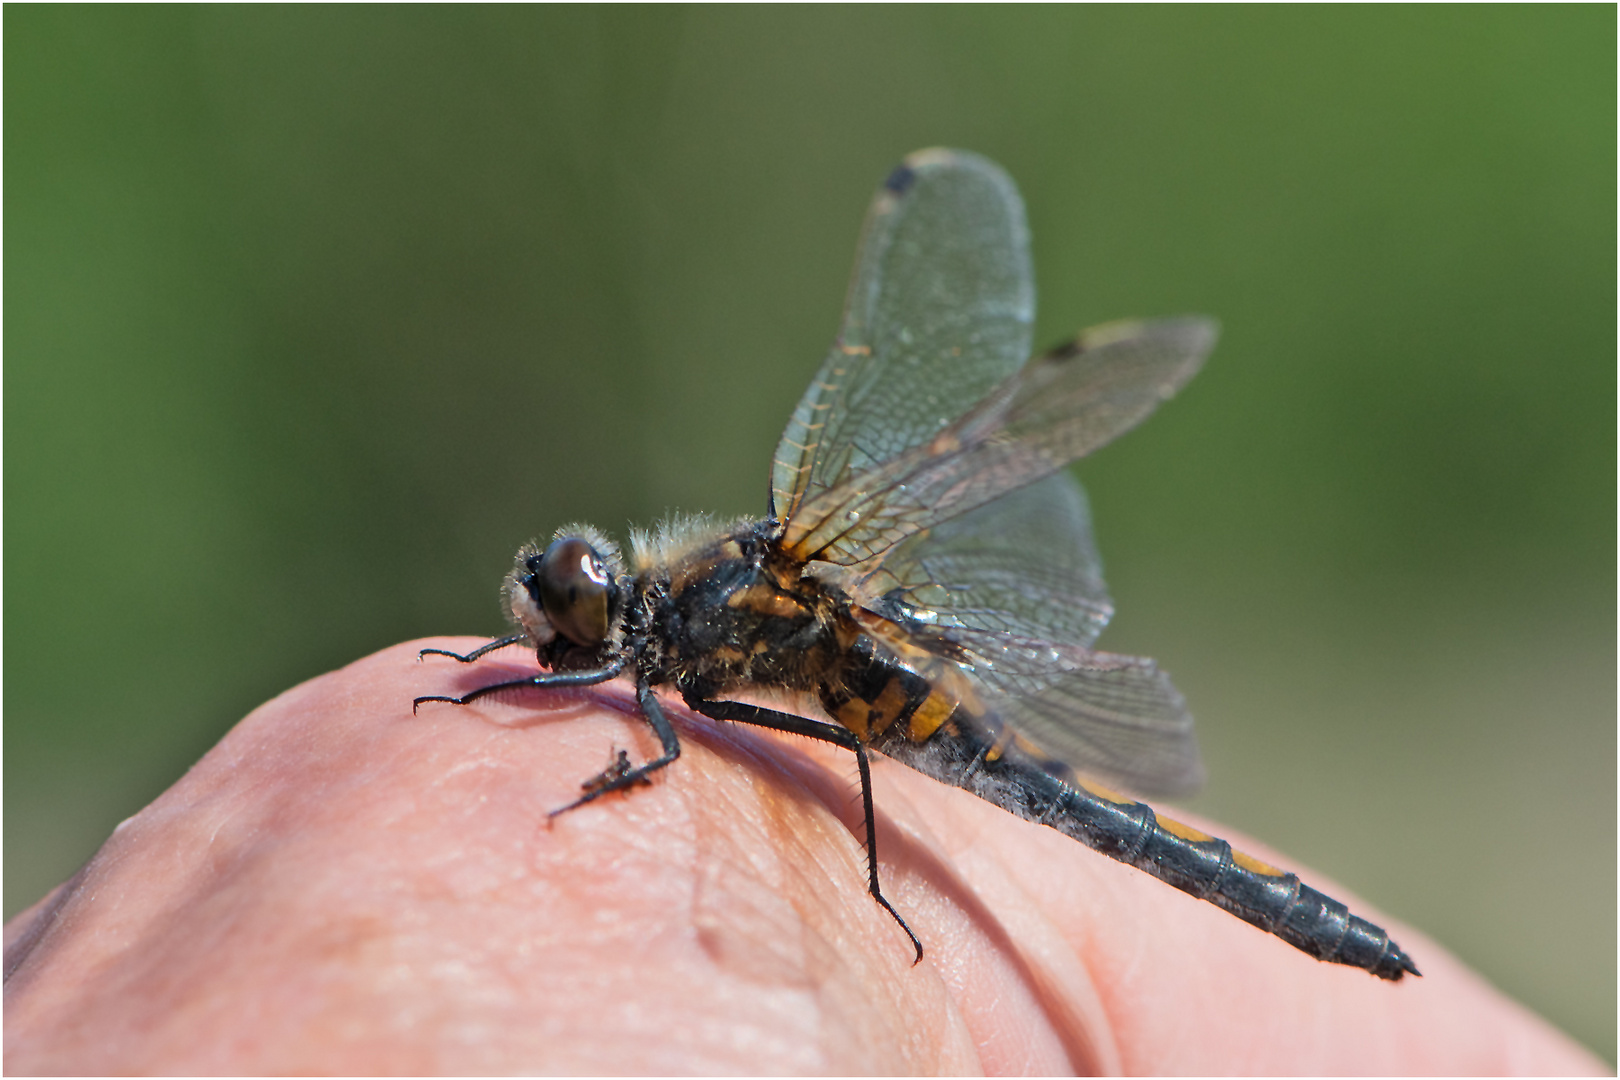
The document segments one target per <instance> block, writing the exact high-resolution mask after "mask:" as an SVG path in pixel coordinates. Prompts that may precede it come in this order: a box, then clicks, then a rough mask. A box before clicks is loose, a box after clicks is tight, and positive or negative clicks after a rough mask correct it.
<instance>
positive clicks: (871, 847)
mask: <svg viewBox="0 0 1620 1080" xmlns="http://www.w3.org/2000/svg"><path fill="white" fill-rule="evenodd" d="M686 703H687V704H688V705H690V706H691V707H692V708H693V709H695V710H697V711H698V712H700V713H702V714H703V715H704V716H708V717H712V718H713V719H715V720H731V721H735V722H736V723H739V724H753V725H754V726H755V727H762V728H771V729H772V730H774V731H786V732H789V733H791V734H794V735H803V736H805V737H806V738H810V739H817V740H819V741H821V742H827V743H832V744H833V745H834V746H842V747H843V748H844V749H846V750H852V751H854V752H855V764H856V766H857V767H858V768H859V769H860V774H861V810H862V811H863V812H864V814H865V817H866V876H867V891H868V892H870V893H871V894H872V899H874V900H876V901H877V902H878V903H879V904H881V905H882V906H883V910H884V911H887V912H888V913H889V914H890V915H892V916H894V921H895V922H897V923H899V924H900V929H902V930H904V931H905V932H906V937H908V938H910V939H911V944H912V946H913V947H914V948H916V950H917V959H916V960H914V961H912V962H913V963H914V964H915V963H920V962H921V961H922V957H923V947H922V942H921V941H918V940H917V935H916V934H913V933H912V932H911V927H909V926H907V925H906V920H904V919H902V918H901V917H900V913H899V912H898V911H896V910H894V905H893V904H891V903H889V901H888V899H887V898H886V897H885V896H884V895H883V890H882V889H880V888H879V887H878V858H877V811H876V810H874V809H873V807H872V767H871V765H870V764H869V762H868V759H867V754H866V747H865V746H864V745H863V744H862V743H861V740H859V739H857V738H856V737H855V733H854V732H852V731H850V730H849V729H847V728H841V727H838V726H837V725H836V724H827V723H823V722H822V721H820V720H811V719H808V718H806V717H803V716H795V715H793V714H792V713H785V712H777V711H776V710H775V709H762V708H760V707H759V706H757V705H746V704H744V703H743V702H740V701H709V700H706V699H704V698H700V697H697V696H696V695H689V696H687V698H686Z"/></svg>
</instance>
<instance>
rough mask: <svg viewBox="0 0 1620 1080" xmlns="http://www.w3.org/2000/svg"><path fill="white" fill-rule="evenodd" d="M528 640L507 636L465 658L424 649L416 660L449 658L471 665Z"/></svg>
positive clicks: (483, 646)
mask: <svg viewBox="0 0 1620 1080" xmlns="http://www.w3.org/2000/svg"><path fill="white" fill-rule="evenodd" d="M528 640H529V635H528V634H507V635H506V636H505V637H502V638H496V639H495V640H494V641H491V642H490V643H489V644H487V645H480V646H478V648H476V649H474V650H473V651H472V652H470V653H468V654H467V655H465V656H463V655H462V654H461V653H458V652H451V651H450V650H449V649H423V650H422V651H421V652H419V653H417V654H416V658H417V659H418V660H420V659H422V657H424V656H448V657H449V658H450V659H452V660H460V661H461V662H462V663H463V664H470V663H472V662H473V661H474V660H476V659H478V658H479V657H480V656H483V655H485V654H486V653H492V652H494V651H495V650H496V649H504V648H506V647H507V646H508V645H516V644H518V643H519V642H523V641H528Z"/></svg>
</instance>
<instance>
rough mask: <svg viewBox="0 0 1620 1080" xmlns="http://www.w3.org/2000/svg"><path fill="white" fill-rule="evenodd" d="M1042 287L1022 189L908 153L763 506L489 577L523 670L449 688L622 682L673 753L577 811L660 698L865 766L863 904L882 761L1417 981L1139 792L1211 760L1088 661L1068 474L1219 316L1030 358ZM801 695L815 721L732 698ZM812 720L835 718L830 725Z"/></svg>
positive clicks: (1153, 393) (1156, 790)
mask: <svg viewBox="0 0 1620 1080" xmlns="http://www.w3.org/2000/svg"><path fill="white" fill-rule="evenodd" d="M1034 315H1035V288H1034V271H1033V268H1032V263H1031V258H1030V247H1029V232H1028V227H1027V225H1026V222H1025V217H1024V207H1023V203H1022V200H1021V199H1020V197H1019V194H1018V190H1017V188H1016V186H1015V185H1014V184H1013V181H1012V180H1011V178H1010V177H1009V176H1008V175H1007V174H1006V173H1005V172H1004V171H1003V170H1002V169H1001V168H1000V167H999V166H997V165H995V164H994V163H992V162H990V161H988V160H987V159H985V158H983V157H979V156H977V155H974V154H971V153H968V152H965V151H959V150H944V149H935V150H924V151H920V152H918V153H915V154H912V155H911V156H909V157H907V158H906V159H905V161H904V162H903V163H902V164H901V165H900V166H898V167H897V168H896V169H895V170H894V171H893V172H892V173H891V174H890V175H889V177H888V178H887V180H886V181H885V182H884V183H883V185H882V186H881V187H880V188H879V190H878V192H877V194H876V196H875V198H874V200H873V202H872V205H871V209H870V210H869V212H868V214H867V218H866V224H865V228H864V230H863V233H862V237H861V241H860V247H859V254H858V256H857V259H856V266H855V274H854V278H853V281H852V283H851V285H850V289H849V294H848V298H847V301H846V305H845V313H844V319H843V323H842V326H841V328H840V330H839V333H838V336H837V338H836V340H835V342H834V344H833V347H832V349H831V351H830V352H829V354H828V356H827V358H826V360H825V361H824V362H823V364H822V366H821V369H820V370H819V371H818V372H817V374H816V376H815V378H814V379H813V380H812V381H811V383H810V386H809V388H808V389H807V390H806V391H805V393H804V396H803V398H802V399H801V400H800V401H799V403H798V406H797V407H796V408H795V409H794V411H793V413H792V416H791V417H790V418H789V420H788V423H787V427H786V429H785V431H784V432H783V434H782V438H781V442H780V443H779V445H778V446H777V449H776V454H775V456H774V458H773V460H772V463H771V472H770V494H769V501H768V506H767V510H766V514H765V517H764V518H762V519H747V520H743V521H738V522H734V523H731V524H725V525H716V524H714V523H712V522H711V521H708V520H707V519H703V518H690V519H677V520H674V521H671V522H667V523H665V524H663V525H661V526H659V527H658V528H656V529H654V530H650V531H635V532H632V534H631V536H630V544H629V551H628V552H627V553H626V552H623V551H621V550H620V548H619V546H618V545H617V544H616V543H614V542H613V541H612V540H611V539H610V538H609V537H607V536H606V535H605V534H603V533H602V532H600V531H598V530H597V529H595V528H592V527H590V526H588V525H581V524H573V525H565V526H563V527H562V528H561V529H559V530H557V532H556V533H555V535H554V536H553V538H552V539H551V540H550V541H549V542H548V543H547V544H546V545H545V546H544V547H543V548H542V547H541V546H540V544H539V543H537V542H531V543H529V544H526V545H524V546H523V547H522V548H521V549H520V550H519V551H518V553H517V557H516V560H515V563H514V566H513V569H512V570H511V571H510V572H509V573H508V574H507V576H506V579H505V581H504V583H503V586H502V595H503V599H504V606H505V607H506V609H507V612H508V615H509V617H510V618H511V620H512V621H513V623H514V624H515V627H516V629H515V630H514V632H512V633H510V634H508V635H506V636H504V637H500V638H496V639H495V640H493V641H491V642H489V643H488V644H486V645H484V646H482V647H481V648H478V649H475V650H473V651H471V652H469V653H465V654H463V653H455V652H451V651H449V650H443V649H424V650H423V655H424V656H425V655H429V654H435V655H442V656H448V657H451V658H453V659H455V660H457V661H460V662H462V663H472V662H474V661H477V660H478V659H479V658H481V657H483V656H486V655H488V654H489V653H491V652H493V651H495V650H497V649H502V648H506V647H508V646H515V645H523V646H526V647H528V648H531V649H533V650H534V652H535V655H536V658H537V660H538V663H539V666H540V668H541V670H540V671H538V672H537V673H536V674H534V675H531V676H528V677H525V678H520V679H515V680H507V681H503V682H497V683H493V684H491V685H487V686H483V687H481V688H478V689H475V690H473V691H471V692H469V693H465V694H462V695H460V696H451V695H428V696H424V697H419V698H417V699H416V700H415V703H414V704H415V706H416V707H420V706H422V705H425V704H428V703H430V702H444V703H449V704H452V705H467V704H470V703H472V702H474V701H477V700H479V699H481V698H485V697H488V696H489V695H491V694H499V693H501V692H503V691H514V690H518V689H536V688H537V689H548V688H556V687H580V686H590V685H594V684H599V683H603V682H607V681H609V680H612V679H617V678H620V677H621V676H627V677H629V678H630V679H632V680H633V681H634V683H635V692H636V700H637V703H638V706H639V710H640V713H641V715H642V717H643V718H645V720H646V722H647V723H648V725H649V726H650V727H651V728H652V730H653V732H654V733H655V734H656V736H657V738H658V740H659V743H660V746H661V752H660V753H659V755H658V756H657V757H655V758H652V759H651V760H648V761H646V762H644V763H642V764H639V765H637V764H632V763H631V761H630V760H629V758H628V756H627V755H626V754H625V753H624V752H623V751H619V752H618V754H617V756H616V758H615V760H614V762H613V764H612V765H611V766H610V767H609V768H608V769H607V770H605V771H604V772H603V773H601V774H600V775H598V776H596V777H593V778H591V779H590V780H587V781H586V782H585V783H584V784H582V785H581V787H582V790H583V794H581V795H580V796H579V797H578V798H576V799H575V800H574V801H573V802H571V803H569V804H568V805H566V806H564V807H561V808H559V809H558V810H556V811H553V816H555V814H560V813H563V812H565V811H568V810H572V809H574V808H576V807H579V806H581V805H584V804H585V803H588V802H591V801H593V800H595V799H598V798H600V797H602V796H604V795H606V794H608V793H610V792H616V791H628V790H629V789H630V788H632V787H634V786H636V785H640V784H646V783H647V782H648V778H649V777H650V775H651V774H653V773H655V772H657V771H658V770H660V769H663V768H665V767H667V766H669V765H671V764H672V763H674V762H675V761H676V759H677V758H678V757H679V756H680V753H681V744H680V739H679V737H678V735H677V733H676V729H675V727H674V726H673V725H672V724H671V722H670V720H669V717H668V715H667V714H666V711H665V707H664V705H663V704H662V703H661V701H660V698H659V696H658V690H659V688H669V689H670V690H672V691H673V692H674V693H676V694H678V695H679V696H680V698H681V700H682V701H684V702H685V704H686V705H687V706H688V707H689V708H691V709H692V710H693V711H694V712H697V713H699V714H701V715H703V716H706V717H709V718H712V719H714V720H722V721H730V722H734V723H742V724H751V725H756V726H758V727H761V728H769V729H772V730H775V731H782V732H789V733H791V734H795V735H801V736H804V737H806V738H810V739H816V740H820V741H822V742H826V743H831V744H833V745H835V746H839V747H843V748H844V749H847V750H848V751H850V752H851V753H853V755H854V757H855V763H856V767H857V771H858V774H859V782H860V794H861V805H862V810H863V815H864V819H865V822H864V824H865V851H866V869H867V891H868V892H869V893H870V894H871V896H872V899H873V900H875V901H876V902H877V903H878V904H879V905H881V906H882V908H883V909H884V910H885V911H887V912H888V913H889V915H891V916H892V917H893V918H894V920H895V922H897V923H898V924H899V925H900V927H901V929H903V930H904V931H905V933H906V935H907V937H908V938H909V939H910V943H911V945H912V946H913V947H914V949H915V951H916V960H917V961H919V962H920V961H921V959H922V956H923V946H922V942H921V941H920V940H919V939H918V938H917V935H916V934H915V933H913V932H912V930H911V928H910V927H909V926H908V925H907V924H906V921H905V919H904V918H903V917H902V916H901V914H900V912H899V911H897V910H896V909H895V907H894V906H893V905H892V904H891V903H890V902H889V900H888V899H887V898H886V897H885V896H884V894H883V890H882V887H881V883H880V881H879V875H878V856H877V847H876V830H875V811H874V808H873V798H872V773H871V764H870V759H871V755H872V754H874V753H878V754H882V755H884V756H885V757H888V758H890V759H892V760H894V761H897V762H900V763H902V764H904V765H907V766H910V767H911V768H913V769H916V770H918V771H919V772H922V773H924V774H926V775H928V776H930V777H932V778H934V779H935V780H938V781H940V782H942V783H945V784H949V785H951V786H953V787H958V788H962V789H964V790H966V791H969V792H971V793H973V794H974V795H977V796H978V797H980V798H982V799H985V800H987V801H988V802H991V803H993V804H995V805H996V806H998V807H1000V808H1001V809H1003V810H1005V811H1008V812H1009V813H1012V814H1014V815H1016V816H1018V817H1020V818H1023V819H1025V820H1026V821H1031V822H1035V823H1037V824H1040V825H1044V826H1048V827H1050V828H1053V829H1056V830H1057V831H1059V832H1061V833H1063V834H1064V835H1065V836H1068V837H1071V838H1073V839H1075V840H1078V841H1079V842H1081V843H1082V844H1085V845H1086V846H1087V847H1090V848H1092V849H1094V850H1096V851H1098V852H1101V853H1102V854H1104V855H1107V856H1110V857H1112V858H1114V859H1118V860H1120V861H1122V862H1125V863H1129V864H1130V865H1132V866H1135V867H1137V868H1139V869H1141V870H1145V871H1146V872H1148V873H1149V874H1152V875H1153V876H1154V877H1157V878H1159V879H1160V880H1161V881H1164V882H1166V883H1168V884H1170V885H1173V886H1175V887H1176V888H1178V889H1181V890H1183V891H1184V892H1187V893H1190V894H1191V895H1193V896H1195V897H1198V898H1200V899H1203V900H1206V901H1209V902H1210V903H1213V904H1216V905H1218V906H1219V907H1221V908H1224V909H1225V910H1226V911H1228V912H1230V913H1231V914H1233V915H1236V916H1237V917H1238V918H1240V919H1243V920H1244V921H1246V922H1248V923H1250V924H1252V925H1254V926H1256V927H1258V928H1260V929H1261V930H1264V931H1267V932H1269V933H1272V934H1275V935H1277V936H1278V937H1281V938H1282V939H1283V940H1285V941H1287V942H1288V943H1289V944H1291V945H1293V946H1295V947H1296V948H1298V949H1300V950H1302V951H1304V952H1306V953H1308V954H1309V955H1311V956H1313V957H1315V958H1317V959H1318V960H1323V961H1331V962H1333V963H1338V964H1346V965H1349V966H1352V967H1357V968H1362V969H1364V970H1366V971H1368V972H1371V973H1372V974H1373V975H1376V976H1378V977H1380V978H1383V979H1389V980H1398V979H1400V978H1401V977H1402V976H1403V975H1407V974H1411V975H1417V974H1418V970H1417V967H1416V965H1415V964H1414V963H1413V962H1412V960H1411V958H1410V957H1408V956H1407V955H1406V953H1405V952H1403V951H1402V950H1401V949H1400V947H1399V946H1397V945H1396V944H1395V943H1394V942H1393V941H1391V940H1390V937H1389V935H1388V934H1387V933H1385V931H1383V930H1382V929H1380V928H1379V927H1377V926H1375V925H1373V924H1372V923H1370V922H1368V921H1366V920H1364V919H1362V918H1360V917H1359V916H1357V915H1353V914H1351V913H1350V911H1349V910H1348V909H1347V907H1346V906H1345V905H1344V904H1343V903H1340V902H1339V901H1337V900H1334V899H1332V898H1330V897H1328V896H1326V895H1324V894H1322V893H1320V892H1318V891H1317V890H1315V889H1313V888H1311V887H1310V886H1308V885H1305V884H1303V883H1302V882H1301V881H1300V879H1299V878H1298V877H1297V876H1296V875H1295V874H1293V873H1290V872H1287V871H1285V870H1283V869H1281V868H1279V867H1276V866H1272V865H1270V864H1268V863H1266V862H1263V861H1262V860H1260V859H1256V858H1254V857H1252V856H1249V855H1245V854H1243V853H1242V852H1240V851H1236V850H1234V849H1233V848H1232V846H1231V845H1230V844H1229V843H1227V842H1226V841H1224V840H1220V839H1217V838H1215V837H1213V836H1209V835H1207V834H1205V833H1203V832H1201V831H1199V830H1197V829H1194V828H1192V827H1191V826H1188V825H1185V824H1182V823H1180V822H1177V821H1174V820H1172V819H1170V818H1168V817H1164V816H1163V815H1160V814H1158V813H1156V812H1155V811H1154V810H1153V809H1152V808H1151V807H1150V806H1148V805H1147V804H1146V803H1143V802H1139V801H1137V800H1136V798H1134V797H1132V796H1131V795H1126V794H1122V793H1121V792H1122V790H1129V791H1131V792H1133V793H1135V794H1137V795H1148V796H1151V795H1165V794H1177V793H1184V792H1187V791H1189V790H1191V789H1192V788H1194V787H1195V786H1196V785H1197V784H1198V783H1199V782H1200V781H1201V779H1202V776H1203V767H1202V764H1201V758H1200V756H1199V752H1198V745H1197V741H1196V739H1195V737H1194V734H1193V726H1192V718H1191V716H1190V715H1189V713H1188V710H1187V706H1186V703H1185V701H1184V699H1183V698H1182V696H1181V694H1180V693H1179V692H1177V690H1176V689H1175V687H1174V686H1173V685H1172V683H1171V682H1170V679H1169V678H1168V676H1167V675H1166V674H1165V673H1164V672H1163V671H1162V670H1161V669H1160V668H1159V667H1158V666H1157V665H1156V664H1155V663H1154V662H1153V661H1152V660H1148V659H1143V658H1139V657H1133V656H1124V655H1119V654H1115V653H1110V652H1105V651H1101V650H1099V649H1096V648H1094V647H1093V645H1094V642H1095V641H1096V639H1097V637H1098V635H1099V634H1100V633H1101V632H1102V630H1103V628H1104V627H1105V626H1106V625H1107V623H1108V621H1109V618H1110V617H1111V616H1112V614H1113V604H1112V601H1111V600H1110V599H1109V595H1108V590H1107V586H1106V585H1105V584H1104V582H1103V577H1102V569H1101V562H1100V560H1099V557H1098V555H1097V551H1096V546H1095V544H1094V542H1093V539H1092V534H1091V522H1090V512H1089V510H1088V507H1087V503H1086V499H1085V495H1084V493H1083V491H1082V490H1081V488H1080V486H1079V484H1078V483H1077V482H1076V481H1075V480H1074V479H1073V478H1072V477H1071V476H1070V475H1069V473H1068V472H1067V469H1066V467H1067V466H1068V465H1069V464H1070V463H1071V462H1073V461H1075V460H1076V459H1078V458H1080V457H1083V456H1084V455H1086V454H1088V453H1090V452H1091V451H1093V450H1095V449H1097V448H1098V447H1100V446H1102V445H1104V444H1105V443H1108V442H1109V441H1111V440H1113V439H1114V438H1115V437H1117V436H1119V435H1121V434H1122V433H1124V432H1125V431H1128V430H1129V429H1131V428H1132V427H1134V426H1136V425H1137V424H1138V423H1140V422H1141V421H1142V420H1143V419H1144V418H1146V417H1147V415H1148V414H1149V413H1151V412H1152V411H1153V410H1154V408H1156V407H1157V406H1158V405H1159V403H1160V402H1162V401H1164V400H1166V399H1167V398H1169V397H1171V396H1172V395H1173V394H1175V393H1176V391H1177V390H1179V389H1180V388H1181V387H1182V386H1183V385H1184V384H1185V383H1186V382H1187V380H1188V379H1190V378H1191V377H1192V376H1193V375H1194V373H1196V372H1197V371H1198V369H1199V367H1200V366H1201V365H1202V363H1203V361H1204V359H1205V357H1206V356H1207V355H1208V354H1209V352H1210V351H1211V349H1212V348H1213V347H1214V344H1215V339H1216V335H1217V328H1216V324H1215V323H1214V321H1213V320H1210V319H1207V318H1203V317H1198V316H1183V317H1174V318H1160V319H1150V320H1139V321H1122V322H1114V323H1108V324H1104V325H1102V326H1097V327H1093V328H1091V329H1089V330H1086V331H1083V332H1082V333H1080V334H1079V335H1078V336H1077V337H1075V338H1074V339H1073V340H1071V341H1068V342H1066V343H1064V344H1062V345H1060V346H1058V347H1057V348H1054V349H1051V350H1049V351H1047V352H1044V353H1041V354H1039V355H1035V356H1034V357H1033V358H1031V338H1032V332H1033V323H1034ZM761 689H764V690H770V691H776V692H778V694H780V693H781V692H786V693H787V694H788V695H789V697H790V699H796V700H800V701H806V702H807V705H806V707H805V708H804V713H805V714H807V715H800V714H799V713H796V712H789V711H783V710H781V709H772V708H766V707H763V706H760V705H756V704H751V703H748V702H744V701H739V700H736V698H737V696H738V695H744V696H746V695H747V694H748V692H749V691H757V690H761ZM815 705H819V707H820V714H821V715H817V714H816V713H817V711H816V709H815V708H814V706H815Z"/></svg>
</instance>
